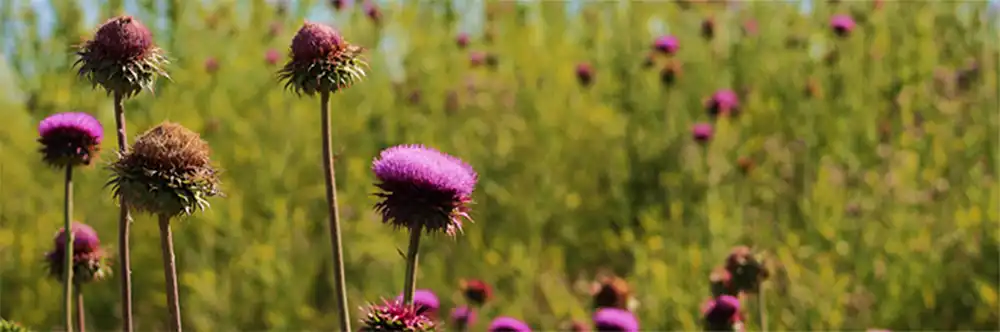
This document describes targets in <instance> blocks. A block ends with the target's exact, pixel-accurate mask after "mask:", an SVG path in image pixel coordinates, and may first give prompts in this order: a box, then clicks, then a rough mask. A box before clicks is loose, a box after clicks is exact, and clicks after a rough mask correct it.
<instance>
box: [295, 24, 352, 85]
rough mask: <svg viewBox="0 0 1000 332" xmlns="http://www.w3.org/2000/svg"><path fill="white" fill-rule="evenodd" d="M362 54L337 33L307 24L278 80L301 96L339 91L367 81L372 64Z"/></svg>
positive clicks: (325, 27) (296, 37)
mask: <svg viewBox="0 0 1000 332" xmlns="http://www.w3.org/2000/svg"><path fill="white" fill-rule="evenodd" d="M362 51H363V49H362V48H361V47H358V46H355V45H351V44H349V43H348V42H347V40H345V39H344V38H343V37H342V36H341V35H340V33H338V32H337V30H334V29H333V28H331V27H329V26H327V25H323V24H319V23H311V22H306V23H305V24H304V25H302V28H300V29H299V32H298V33H296V34H295V37H294V38H292V45H291V52H290V55H289V56H290V58H291V59H290V60H289V61H288V63H287V64H285V66H284V67H283V68H281V70H280V71H278V78H279V79H280V80H282V81H285V88H286V89H291V90H292V91H295V93H297V94H305V95H310V96H311V95H314V94H316V93H319V92H324V91H326V92H331V93H333V92H337V91H340V90H343V89H346V88H348V87H351V86H352V85H354V84H356V83H358V82H360V81H361V80H362V79H364V77H365V67H367V66H368V64H367V63H365V61H364V60H363V59H362V58H361V52H362Z"/></svg>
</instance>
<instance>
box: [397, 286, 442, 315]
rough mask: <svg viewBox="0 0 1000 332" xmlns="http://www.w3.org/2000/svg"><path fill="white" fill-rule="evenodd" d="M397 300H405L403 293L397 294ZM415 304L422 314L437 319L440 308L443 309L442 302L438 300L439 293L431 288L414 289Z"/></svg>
mask: <svg viewBox="0 0 1000 332" xmlns="http://www.w3.org/2000/svg"><path fill="white" fill-rule="evenodd" d="M396 301H399V302H403V295H402V294H400V295H399V296H397V297H396ZM413 305H414V306H416V307H417V309H419V310H421V314H424V315H427V316H428V317H430V318H431V319H437V317H438V310H439V309H441V302H440V301H438V297H437V295H435V294H434V291H432V290H429V289H418V290H415V291H413Z"/></svg>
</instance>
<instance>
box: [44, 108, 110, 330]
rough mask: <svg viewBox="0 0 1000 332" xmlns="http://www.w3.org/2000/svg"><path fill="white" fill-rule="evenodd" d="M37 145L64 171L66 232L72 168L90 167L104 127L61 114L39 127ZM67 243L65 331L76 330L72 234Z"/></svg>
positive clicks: (64, 261)
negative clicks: (74, 320) (74, 325)
mask: <svg viewBox="0 0 1000 332" xmlns="http://www.w3.org/2000/svg"><path fill="white" fill-rule="evenodd" d="M38 136H39V138H38V142H39V143H41V145H42V148H41V153H42V161H43V162H45V163H46V164H48V165H49V166H52V167H55V168H61V169H63V170H64V173H65V180H64V181H63V195H64V197H65V200H64V202H63V229H71V228H70V227H71V223H72V218H73V167H76V166H81V165H90V163H91V162H92V161H93V159H94V158H95V157H96V156H97V152H98V151H100V149H101V140H103V138H104V128H103V127H102V126H101V123H100V122H99V121H97V119H95V118H94V117H93V116H90V114H87V113H58V114H55V115H52V116H49V117H47V118H45V119H44V120H42V122H41V123H39V124H38ZM69 237H70V239H69V240H64V244H63V250H64V251H63V252H64V255H63V257H62V258H63V259H62V264H63V266H62V268H61V270H63V271H66V273H63V274H62V277H63V278H62V280H63V293H64V294H63V296H64V297H63V310H64V312H63V314H64V315H65V323H66V330H67V331H72V330H73V283H72V281H73V269H72V266H73V246H72V243H73V239H72V237H73V234H72V232H70V235H69Z"/></svg>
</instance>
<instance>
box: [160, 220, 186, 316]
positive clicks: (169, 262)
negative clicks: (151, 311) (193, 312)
mask: <svg viewBox="0 0 1000 332" xmlns="http://www.w3.org/2000/svg"><path fill="white" fill-rule="evenodd" d="M159 217H160V250H161V251H163V276H164V280H166V284H167V309H169V311H170V330H171V331H175V332H180V331H181V303H180V300H178V298H177V264H176V262H175V258H174V235H173V233H171V232H170V216H166V215H162V214H161V215H160V216H159Z"/></svg>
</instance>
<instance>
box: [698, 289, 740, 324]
mask: <svg viewBox="0 0 1000 332" xmlns="http://www.w3.org/2000/svg"><path fill="white" fill-rule="evenodd" d="M701 314H702V319H703V320H704V323H705V327H706V330H708V331H732V330H733V325H734V324H736V323H739V322H740V321H741V320H742V319H741V315H740V300H739V299H737V298H735V297H732V296H729V295H723V296H719V297H717V298H714V299H711V300H709V301H708V302H706V303H705V304H704V305H703V306H702V308H701Z"/></svg>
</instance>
